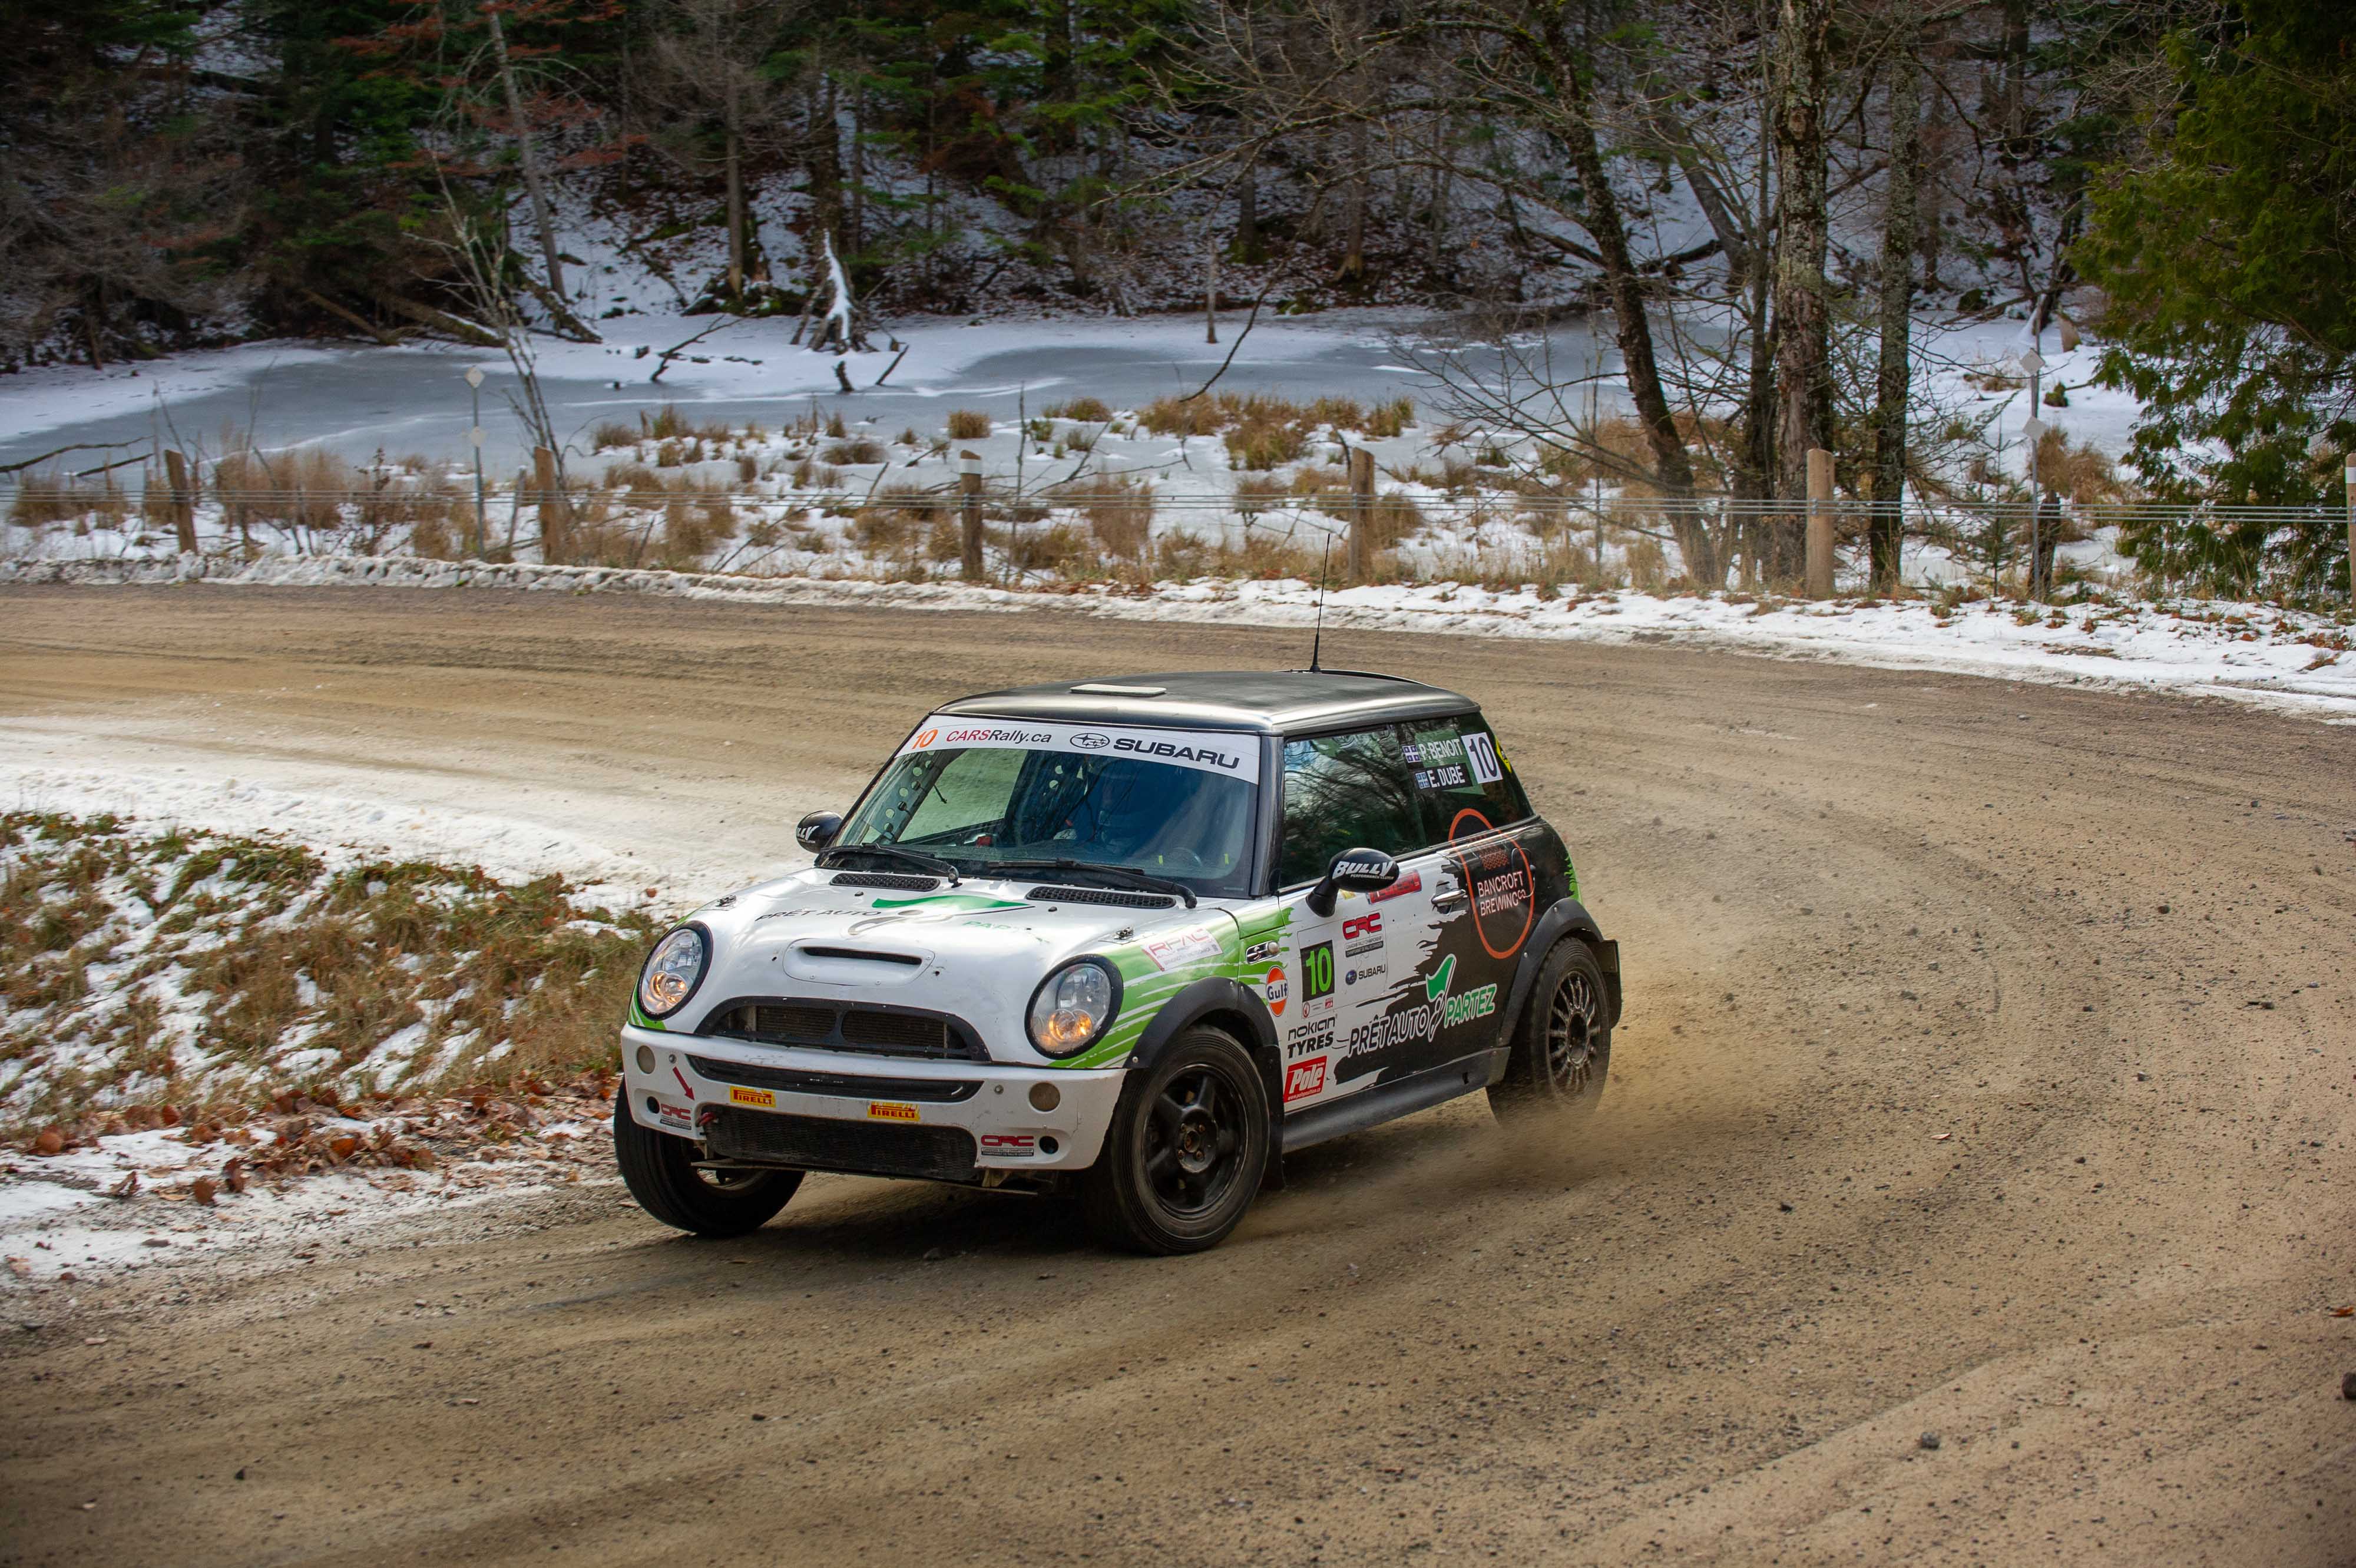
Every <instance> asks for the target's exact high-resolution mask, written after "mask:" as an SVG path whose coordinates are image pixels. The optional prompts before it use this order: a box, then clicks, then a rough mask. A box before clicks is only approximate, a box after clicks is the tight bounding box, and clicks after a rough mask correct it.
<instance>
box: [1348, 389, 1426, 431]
mask: <svg viewBox="0 0 2356 1568" xmlns="http://www.w3.org/2000/svg"><path fill="white" fill-rule="evenodd" d="M1414 423H1415V399H1413V398H1411V397H1395V398H1393V399H1391V400H1390V401H1389V402H1388V403H1376V404H1375V406H1374V407H1373V408H1372V409H1370V410H1369V411H1367V413H1366V423H1365V424H1363V425H1361V426H1359V428H1360V429H1362V430H1364V431H1365V433H1366V434H1367V435H1371V436H1373V437H1375V438H1376V440H1388V439H1389V438H1390V437H1392V436H1394V435H1405V434H1406V432H1407V427H1408V425H1410V424H1414Z"/></svg>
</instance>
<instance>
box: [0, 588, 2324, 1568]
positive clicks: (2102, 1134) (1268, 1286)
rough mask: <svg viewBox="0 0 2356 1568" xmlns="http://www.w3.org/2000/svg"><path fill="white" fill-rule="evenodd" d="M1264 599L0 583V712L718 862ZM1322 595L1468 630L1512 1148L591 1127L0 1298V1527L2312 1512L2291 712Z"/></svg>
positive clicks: (1298, 1543) (2197, 1522)
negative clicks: (1514, 637) (768, 1203)
mask: <svg viewBox="0 0 2356 1568" xmlns="http://www.w3.org/2000/svg"><path fill="white" fill-rule="evenodd" d="M1300 640H1301V639H1298V638H1296V637H1293V636H1290V635H1287V634H1280V633H1274V632H1265V633H1264V632H1256V631H1244V630H1232V629H1224V628H1152V627H1140V626H1117V625H1106V624H1098V623H1094V622H1091V621H1088V620H1087V619H1084V618H1079V617H1075V616H1061V615H1049V614H1035V613H1034V614H1029V615H1025V616H1022V617H1019V618H1016V617H1002V616H1001V617H979V616H949V615H939V616H934V615H925V614H919V613H909V612H898V613H889V612H887V613H883V614H862V613H850V612H843V613H831V612H830V613H816V612H809V611H791V612H787V611H771V610H750V609H741V608H729V607H699V606H696V605H691V604H680V603H663V602H652V601H633V600H629V599H626V598H619V597H616V598H601V599H555V598H552V597H546V598H544V597H537V596H535V597H530V598H525V597H513V598H506V597H493V596H485V595H481V594H465V595H438V594H429V593H423V592H414V591H412V592H394V593H383V594H371V593H367V592H361V591H350V590H346V591H330V592H325V593H303V592H294V591H284V590H267V589H264V590H240V589H223V590H208V589H186V590H179V591H134V590H128V589H100V590H94V591H81V592H75V591H64V590H59V591H39V592H34V591H20V592H11V593H5V594H0V716H5V717H10V718H30V719H43V720H46V721H48V722H49V723H51V724H52V725H56V724H58V723H59V721H69V724H68V727H70V726H71V725H80V724H86V725H91V726H93V727H104V728H105V729H106V731H107V733H109V734H110V735H113V736H145V737H146V740H147V741H148V742H151V743H152V744H153V745H154V746H156V747H158V748H160V749H159V751H158V753H157V754H158V755H162V754H163V752H164V751H166V750H168V749H169V748H171V747H179V748H182V750H183V751H184V752H194V751H200V750H205V749H208V748H213V749H217V750H218V751H220V752H221V753H225V754H228V755H231V756H239V757H254V758H256V759H258V760H257V765H260V763H261V762H264V761H272V760H273V759H274V761H275V763H276V764H278V765H283V766H286V767H293V766H295V765H298V764H299V765H301V766H305V767H316V768H343V769H345V770H347V771H351V772H358V773H362V774H367V775H369V776H371V777H373V778H374V779H375V780H376V787H378V788H380V789H389V790H398V789H401V788H402V787H403V780H404V779H408V780H413V781H414V782H415V786H416V788H417V789H418V790H420V791H421V792H422V793H423V794H424V795H430V796H433V797H434V798H444V797H450V796H459V797H464V796H467V795H470V794H474V795H481V796H483V797H486V798H488V797H492V796H497V795H500V794H501V793H502V792H504V793H505V794H508V795H522V794H531V793H534V792H538V793H541V794H542V795H545V796H546V797H547V798H549V799H550V800H555V801H556V802H557V804H556V805H554V806H552V807H551V808H550V810H552V811H561V810H562V809H564V807H563V802H564V801H567V800H573V801H580V800H603V801H605V803H606V808H608V810H607V811H606V816H607V821H608V822H614V821H620V820H623V819H624V818H627V819H628V820H629V821H630V822H636V823H637V824H639V825H640V826H641V827H643V828H645V830H646V832H647V833H648V837H647V838H646V840H645V841H644V842H646V843H650V844H653V845H655V846H656V849H657V850H659V848H660V847H661V846H662V845H663V844H691V843H698V842H702V843H710V842H712V841H719V842H721V843H723V844H729V843H742V844H743V845H744V856H745V859H746V860H747V862H748V863H766V862H768V861H771V860H774V859H775V858H776V857H777V856H778V855H779V854H783V853H784V851H785V846H786V845H787V830H788V828H789V825H790V823H791V822H792V820H793V819H794V817H795V816H796V815H798V813H799V812H800V811H803V810H805V809H807V808H809V807H810V806H814V805H818V804H822V803H828V802H832V803H837V804H840V803H843V802H845V801H847V800H849V798H850V797H851V794H852V793H853V792H854V791H855V789H857V787H858V785H859V784H860V782H861V781H862V779H864V777H865V776H866V774H867V772H868V770H869V769H870V768H872V767H873V764H874V763H875V761H876V760H877V759H879V758H880V757H882V756H883V754H884V752H885V750H886V749H887V747H888V746H889V744H890V743H892V742H893V741H894V740H895V739H896V738H897V737H898V736H900V735H901V734H902V733H903V731H904V728H905V725H906V724H907V723H908V722H909V721H910V720H911V718H912V717H913V716H915V715H916V714H919V713H920V712H921V711H922V709H923V708H924V706H925V704H926V703H930V702H932V701H935V700H937V699H939V698H944V697H947V696H949V695H951V694H954V693H964V692H968V691H971V690H976V689H981V688H987V687H990V686H993V685H998V684H1001V683H1012V682H1022V681H1031V680H1039V679H1048V678H1055V677H1059V676H1083V675H1101V674H1107V673H1113V672H1127V671H1142V670H1157V669H1167V668H1183V667H1197V668H1210V667H1223V666H1224V667H1263V668H1264V667H1267V666H1269V665H1270V664H1284V663H1295V662H1298V661H1299V660H1300V658H1301V654H1302V653H1303V652H1304V651H1305V650H1304V649H1302V648H1301V647H1300V646H1299V643H1300ZM1327 657H1328V662H1329V663H1330V664H1333V665H1355V666H1372V667H1378V668H1383V669H1387V670H1393V671H1398V672H1401V673H1404V674H1409V675H1414V676H1418V677H1420V678H1423V679H1427V680H1431V681H1434V682H1440V683H1442V684H1445V685H1449V686H1452V687H1455V688H1458V689H1460V690H1462V691H1465V692H1468V693H1472V694H1473V695H1475V696H1477V697H1478V698H1479V699H1480V700H1481V701H1482V702H1483V703H1485V704H1486V705H1487V707H1488V709H1489V711H1490V713H1491V714H1492V715H1493V716H1494V720H1495V722H1496V724H1497V726H1498V728H1499V730H1500V731H1501V732H1502V734H1503V735H1504V736H1505V739H1506V740H1507V742H1508V743H1509V745H1510V746H1512V747H1513V749H1514V752H1515V756H1516V757H1517V760H1518V762H1519V765H1520V767H1521V769H1522V772H1523V774H1524V776H1525V778H1526V779H1527V780H1528V782H1529V784H1530V786H1531V793H1532V794H1533V795H1534V796H1535V797H1536V799H1537V802H1538V804H1539V806H1540V808H1541V809H1542V810H1543V811H1546V812H1547V814H1548V815H1549V816H1550V817H1551V818H1552V819H1553V820H1554V821H1555V822H1557V823H1558V824H1559V825H1560V826H1561V828H1562V830H1563V832H1564V833H1565V835H1566V836H1567V837H1568V838H1569V841H1570V842H1571V843H1572V845H1573V848H1574V851H1575V852H1576V854H1577V855H1578V858H1579V865H1580V873H1581V880H1582V882H1583V883H1584V884H1585V886H1586V887H1587V889H1588V891H1589V893H1590V902H1591V906H1592V908H1594V909H1595V910H1596V912H1597V913H1598V915H1599V917H1600V918H1601V920H1602V922H1603V924H1604V928H1605V929H1606V930H1607V932H1609V933H1610V934H1612V935H1614V936H1617V937H1618V938H1619V939H1620V940H1621V943H1622V951H1623V953H1624V954H1625V956H1626V963H1627V976H1628V980H1627V985H1628V996H1629V1002H1628V1011H1627V1016H1626V1019H1625V1022H1624V1025H1623V1026H1622V1031H1621V1033H1620V1035H1619V1036H1618V1038H1617V1040H1616V1042H1615V1056H1614V1061H1613V1072H1612V1086H1611V1089H1610V1092H1609V1094H1608V1095H1607V1097H1606V1100H1605V1106H1604V1114H1603V1115H1602V1116H1601V1118H1600V1119H1599V1120H1598V1121H1597V1122H1594V1123H1593V1124H1592V1126H1591V1128H1590V1131H1589V1133H1587V1134H1586V1135H1585V1136H1584V1137H1583V1138H1582V1139H1581V1140H1580V1142H1579V1143H1578V1144H1577V1145H1576V1146H1574V1147H1569V1148H1563V1149H1542V1148H1529V1147H1519V1148H1517V1147H1514V1146H1512V1145H1510V1144H1508V1143H1507V1142H1506V1141H1505V1139H1504V1138H1503V1136H1502V1135H1501V1134H1500V1133H1499V1132H1498V1130H1497V1129H1496V1127H1495V1126H1494V1123H1493V1122H1491V1121H1490V1119H1489V1116H1488V1114H1487V1112H1485V1110H1483V1108H1482V1106H1481V1103H1480V1101H1477V1100H1476V1101H1459V1102H1457V1103H1456V1104H1454V1105H1452V1106H1449V1107H1445V1108H1443V1109H1441V1110H1440V1111H1438V1112H1431V1113H1429V1114H1426V1115H1423V1116H1420V1117H1418V1118H1415V1119H1413V1120H1410V1121H1408V1122H1403V1123H1398V1124H1395V1125H1393V1126H1391V1127H1388V1128H1385V1129H1381V1130H1378V1131H1376V1132H1374V1133H1365V1134H1362V1135H1360V1136H1357V1137H1354V1138H1350V1139H1347V1140H1344V1141H1342V1142H1338V1143H1335V1144H1328V1145H1325V1146H1323V1147H1322V1148H1319V1149H1316V1150H1314V1151H1312V1152H1310V1153H1309V1154H1307V1155H1302V1156H1300V1157H1297V1158H1295V1159H1293V1160H1292V1161H1290V1162H1289V1168H1290V1177H1291V1185H1290V1187H1289V1188H1288V1189H1287V1190H1285V1191H1283V1192H1281V1193H1279V1194H1273V1195H1269V1196H1268V1197H1265V1198H1263V1200H1262V1201H1261V1202H1260V1204H1259V1205H1258V1207H1257V1208H1255V1210H1254V1211H1253V1213H1252V1214H1251V1216H1250V1217H1249V1218H1248V1219H1247V1220H1246V1221H1245V1223H1244V1226H1243V1228H1242V1229H1241V1230H1239V1231H1238V1232H1237V1234H1236V1236H1235V1237H1234V1238H1233V1240H1230V1241H1229V1242H1228V1243H1227V1244H1226V1246H1225V1247H1223V1248H1221V1249H1220V1250H1218V1251H1215V1252H1213V1253H1211V1254H1208V1255H1206V1256H1203V1257H1197V1258H1188V1259H1175V1260H1161V1261H1147V1260H1139V1259H1132V1258H1127V1257H1114V1256H1107V1255H1104V1254H1101V1253H1099V1252H1098V1251H1093V1250H1092V1249H1091V1248H1090V1247H1089V1246H1088V1245H1087V1244H1086V1242H1085V1241H1084V1240H1082V1239H1081V1237H1080V1235H1079V1233H1078V1230H1077V1227H1076V1223H1075V1221H1074V1219H1073V1217H1072V1216H1071V1215H1070V1214H1068V1213H1067V1212H1066V1211H1064V1210H1062V1209H1061V1208H1057V1207H1055V1206H1053V1205H1049V1204H1045V1203H1041V1202H1036V1201H1027V1200H1023V1199H1013V1198H1002V1197H985V1196H981V1195H977V1194H970V1193H966V1192H962V1191H957V1190H950V1189H947V1188H933V1187H918V1186H902V1185H894V1184H890V1183H885V1182H877V1181H862V1180H852V1179H849V1178H821V1179H817V1180H813V1181H812V1182H810V1183H809V1184H807V1185H806V1186H805V1187H804V1189H803V1196H802V1197H799V1198H798V1199H797V1200H796V1202H795V1203H794V1205H793V1206H792V1207H791V1208H788V1209H787V1211H786V1213H785V1214H784V1215H783V1216H781V1217H780V1218H779V1219H778V1220H777V1221H776V1222H775V1223H774V1224H772V1225H771V1226H770V1227H769V1228H768V1229H766V1230H764V1231H762V1232H760V1233H759V1234H758V1235H756V1236H754V1237H752V1238H750V1239H747V1240H739V1241H733V1242H727V1243H702V1242H697V1241H692V1240H679V1239H674V1238H673V1237H672V1236H670V1235H669V1233H668V1232H666V1231H664V1230H661V1229H660V1228H659V1227H657V1226H656V1225H654V1224H653V1223H652V1222H651V1221H649V1220H648V1219H645V1218H644V1217H642V1216H641V1215H639V1214H638V1213H637V1211H636V1210H635V1209H633V1208H630V1207H628V1205H627V1203H626V1199H625V1198H623V1197H621V1195H620V1193H619V1189H618V1188H616V1187H601V1188H594V1189H590V1190H586V1191H584V1192H582V1193H580V1194H579V1195H577V1196H575V1197H571V1198H568V1199H565V1200H562V1201H559V1200H548V1201H545V1202H540V1203H538V1206H537V1207H531V1208H527V1210H526V1211H525V1212H524V1213H523V1215H522V1216H521V1218H520V1219H517V1220H515V1221H514V1222H511V1223H509V1224H507V1225H504V1226H493V1227H489V1228H487V1230H486V1228H484V1227H481V1226H479V1225H477V1227H476V1231H477V1233H473V1234H455V1235H448V1236H444V1237H437V1238H434V1239H433V1240H431V1241H430V1243H428V1244H412V1243H413V1242H416V1241H418V1240H419V1238H417V1237H416V1236H414V1235H409V1236H403V1237H402V1238H400V1239H399V1240H398V1242H397V1244H393V1243H388V1242H386V1241H384V1240H382V1239H375V1240H371V1239H368V1238H360V1239H357V1240H355V1241H354V1242H353V1243H352V1244H350V1245H348V1246H344V1247H337V1248H328V1249H324V1250H319V1251H317V1255H316V1257H315V1258H313V1259H310V1260H307V1261H305V1260H295V1259H288V1260H285V1261H284V1264H283V1266H280V1267H277V1268H275V1269H273V1270H268V1271H264V1272H262V1273H260V1274H258V1275H253V1276H250V1277H241V1278H235V1279H214V1280H208V1279H206V1278H204V1277H202V1276H198V1275H194V1274H192V1273H189V1272H187V1271H182V1272H181V1273H177V1275H166V1276H163V1277H164V1278H165V1280H166V1283H164V1284H160V1285H157V1286H156V1287H155V1289H154V1290H153V1291H152V1292H151V1293H150V1294H148V1295H146V1296H145V1297H141V1296H138V1295H137V1294H135V1293H132V1294H126V1295H125V1296H124V1297H123V1299H121V1300H110V1301H107V1302H104V1303H98V1304H86V1305H88V1310H87V1311H86V1313H85V1315H84V1316H83V1317H82V1318H81V1319H80V1320H78V1321H76V1322H73V1323H70V1324H68V1325H64V1326H58V1325H51V1326H48V1327H45V1328H44V1329H43V1330H42V1331H40V1332H39V1333H37V1334H32V1333H16V1334H12V1335H10V1336H9V1337H8V1338H7V1339H6V1341H5V1350H0V1409H5V1411H6V1412H7V1414H6V1419H5V1432H0V1559H5V1561H8V1562H22V1563H185V1564H195V1563H237V1564H253V1563H337V1564H352V1563H384V1562H392V1561H396V1560H401V1561H409V1560H423V1561H428V1562H474V1563H522V1562H532V1563H545V1562H550V1561H588V1562H596V1563H666V1564H669V1563H682V1562H692V1563H753V1562H765V1563H766V1562H787V1563H989V1564H1006V1563H1076V1562H1080V1561H1094V1562H1109V1563H1173V1564H1193V1563H1202V1564H1229V1563H1255V1564H1258V1563H1272V1564H1308V1563H1370V1562H1399V1563H1426V1562H1434V1563H1436V1562H1442V1561H1459V1560H1466V1559H1473V1560H1481V1559H1488V1558H1495V1559H1497V1560H1499V1561H1503V1562H1507V1563H1629V1562H1668V1561H1687V1562H1708V1561H1718V1562H1727V1563H1832V1562H1842V1563H1847V1562H1866V1563H1883V1562H1895V1561H1908V1562H1922V1563H2049V1562H2051V1563H2086V1562H2103V1563H2233V1564H2241V1563H2285V1564H2329V1563H2356V1402H2347V1401H2343V1400H2341V1399H2340V1377H2341V1374H2342V1373H2343V1372H2345V1371H2356V1319H2351V1318H2337V1317H2334V1316H2331V1309H2332V1308H2334V1307H2338V1306H2343V1305H2351V1303H2356V1169H2351V1146H2356V1001H2351V995H2356V989H2352V988H2356V972H2351V963H2350V956H2351V949H2352V948H2356V925H2351V915H2356V870H2351V867H2356V732H2351V730H2348V729H2334V728H2330V727H2327V726H2323V725H2312V724H2306V723H2300V722H2297V721H2292V720H2286V719H2281V718H2276V717H2270V716H2266V715H2263V714H2254V713H2250V712H2246V711H2243V710H2239V709H2233V708H2226V707H2222V706H2207V705H2200V704H2195V703H2184V702H2177V701H2168V700H2159V699H2139V698H2132V697H2122V696H2111V695H2094V694H2084V693H2072V692H2067V691H2058V690H2052V689H2043V688H2035V687H2019V686H2011V685H2007V684H2003V683H1998V682H1980V681H1973V680H1968V679H1959V678H1945V679H1942V678H1936V677H1926V676H1924V675H1922V674H1920V673H1894V672H1881V671H1866V670H1859V669H1854V668H1843V667H1833V666H1818V665H1805V664H1791V663H1778V662H1771V661H1765V660H1741V659H1732V658H1720V657H1712V656H1708V655H1704V654H1696V653H1688V652H1671V651H1663V650H1645V649H1641V648H1640V649H1628V650H1603V649H1594V648H1580V647H1569V646H1563V647H1556V646H1542V645H1534V644H1520V645H1514V646H1507V645H1504V644H1499V643H1492V642H1481V641H1469V640H1468V641H1458V640H1451V639H1442V638H1437V637H1393V638H1389V639H1381V640H1379V641H1377V640H1376V639H1352V638H1348V637H1344V638H1340V639H1328V647H1327ZM616 802H619V804H616ZM723 813H724V814H725V815H727V816H728V817H729V818H730V819H731V823H730V825H729V826H725V827H719V826H714V825H712V818H714V817H716V816H718V815H720V814H723ZM746 824H750V825H749V826H747V825H746ZM99 1338H103V1341H104V1342H103V1343H102V1344H91V1343H88V1342H87V1341H89V1340H92V1339H99ZM1931 1433H1935V1434H1937V1437H1936V1439H1935V1443H1936V1446H1935V1447H1934V1446H1933V1439H1931V1438H1929V1437H1927V1436H1926V1435H1925V1434H1931ZM86 1504H94V1505H95V1506H94V1507H85V1506H83V1505H86Z"/></svg>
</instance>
